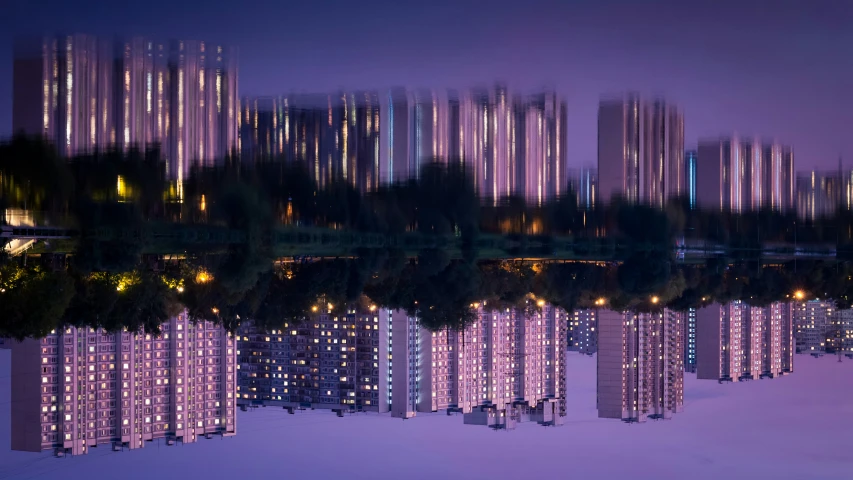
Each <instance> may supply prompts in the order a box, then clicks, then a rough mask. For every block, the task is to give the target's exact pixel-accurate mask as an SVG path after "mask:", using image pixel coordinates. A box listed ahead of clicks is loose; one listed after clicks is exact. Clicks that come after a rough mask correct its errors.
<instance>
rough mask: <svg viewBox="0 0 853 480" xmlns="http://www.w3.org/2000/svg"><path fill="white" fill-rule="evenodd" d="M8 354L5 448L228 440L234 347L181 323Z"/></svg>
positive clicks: (49, 342)
mask: <svg viewBox="0 0 853 480" xmlns="http://www.w3.org/2000/svg"><path fill="white" fill-rule="evenodd" d="M0 346H2V347H5V348H9V349H11V351H12V395H11V401H12V402H11V403H12V408H11V411H12V422H11V434H12V442H11V444H12V449H13V450H21V451H28V452H40V451H45V450H48V451H53V452H54V454H55V455H57V456H64V455H78V454H85V453H88V452H89V450H90V449H91V448H94V447H97V446H99V445H111V446H112V448H113V449H114V450H123V449H125V448H128V449H136V448H143V447H145V446H146V444H147V443H148V442H152V441H154V440H159V439H164V440H165V442H166V444H167V445H173V444H175V443H192V442H195V441H197V440H198V439H199V438H201V437H208V438H210V437H211V436H212V435H222V436H232V435H235V434H236V432H237V417H236V405H235V398H234V397H235V389H236V380H237V379H236V372H235V367H236V358H237V357H236V353H237V351H236V345H235V339H234V338H233V336H231V335H229V334H228V333H226V332H225V330H223V329H222V328H221V327H217V326H215V325H212V324H210V323H199V324H194V323H193V322H191V321H190V320H189V319H188V318H187V316H186V314H181V315H178V316H176V317H173V318H172V319H171V320H170V321H169V322H168V323H165V324H163V325H162V326H161V333H160V335H159V336H152V335H149V334H145V333H139V334H134V333H130V332H126V331H125V332H118V333H108V332H105V331H103V330H95V329H91V328H75V327H67V328H66V329H65V330H63V331H60V332H54V333H52V334H51V335H48V336H47V337H45V338H42V339H27V340H24V341H23V342H16V341H12V340H9V339H5V340H4V341H3V343H2V344H0Z"/></svg>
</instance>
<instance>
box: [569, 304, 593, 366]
mask: <svg viewBox="0 0 853 480" xmlns="http://www.w3.org/2000/svg"><path fill="white" fill-rule="evenodd" d="M568 322H569V323H568V329H567V330H568V350H569V351H570V352H578V353H581V354H583V355H593V354H594V353H595V352H597V351H598V333H597V332H596V325H597V324H598V315H597V310H596V309H592V308H582V309H578V310H574V311H573V312H571V313H570V314H569V315H568Z"/></svg>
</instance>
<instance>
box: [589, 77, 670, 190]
mask: <svg viewBox="0 0 853 480" xmlns="http://www.w3.org/2000/svg"><path fill="white" fill-rule="evenodd" d="M684 167H685V164H684V117H683V115H682V113H681V111H680V110H679V109H678V108H677V107H675V106H673V105H670V104H668V103H666V102H665V101H663V100H655V101H647V100H645V99H642V98H641V97H640V96H639V95H638V94H635V93H629V94H627V95H625V96H623V97H622V98H618V99H606V100H602V101H601V103H600V104H599V107H598V194H599V197H598V201H599V203H600V204H606V203H609V202H610V200H611V198H612V197H613V196H614V195H618V196H620V197H622V198H623V199H625V200H626V201H628V202H632V203H643V204H648V205H654V206H662V205H663V204H664V203H665V202H666V201H667V200H668V199H669V198H674V197H681V196H684V195H686V194H687V190H686V186H685V172H684Z"/></svg>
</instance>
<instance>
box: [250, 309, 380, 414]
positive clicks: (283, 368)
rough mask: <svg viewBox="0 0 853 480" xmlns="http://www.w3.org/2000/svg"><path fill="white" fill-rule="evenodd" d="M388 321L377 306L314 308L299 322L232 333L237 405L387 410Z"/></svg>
mask: <svg viewBox="0 0 853 480" xmlns="http://www.w3.org/2000/svg"><path fill="white" fill-rule="evenodd" d="M388 327H389V321H388V318H387V312H383V311H381V310H380V309H374V310H372V311H357V310H355V309H347V311H346V313H340V314H337V313H332V312H320V313H318V314H316V315H314V316H312V318H311V319H310V320H309V321H308V322H307V323H305V324H302V325H298V326H297V325H292V326H291V325H288V324H285V325H284V328H283V329H282V330H273V331H270V332H264V331H262V330H258V329H256V328H255V327H254V326H252V325H251V323H247V324H244V325H243V326H241V327H240V330H239V331H238V335H237V336H238V342H237V347H238V362H239V376H238V382H237V404H238V405H239V406H241V407H249V406H254V405H264V406H279V407H284V408H287V409H290V410H291V411H292V410H293V409H304V408H311V409H328V410H333V411H338V412H344V411H356V412H361V411H371V412H379V413H385V412H388V411H389V402H388V398H389V392H390V386H389V384H390V382H389V379H390V377H391V375H390V374H389V371H390V368H389V353H388V344H389V338H388V335H389V329H388Z"/></svg>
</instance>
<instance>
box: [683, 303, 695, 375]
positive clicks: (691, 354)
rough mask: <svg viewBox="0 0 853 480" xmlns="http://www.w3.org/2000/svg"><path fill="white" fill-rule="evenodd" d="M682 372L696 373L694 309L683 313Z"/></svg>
mask: <svg viewBox="0 0 853 480" xmlns="http://www.w3.org/2000/svg"><path fill="white" fill-rule="evenodd" d="M682 315H683V318H684V355H683V357H682V358H684V371H685V372H690V373H696V309H695V308H691V309H689V310H687V311H686V312H684V313H683V314H682Z"/></svg>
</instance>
